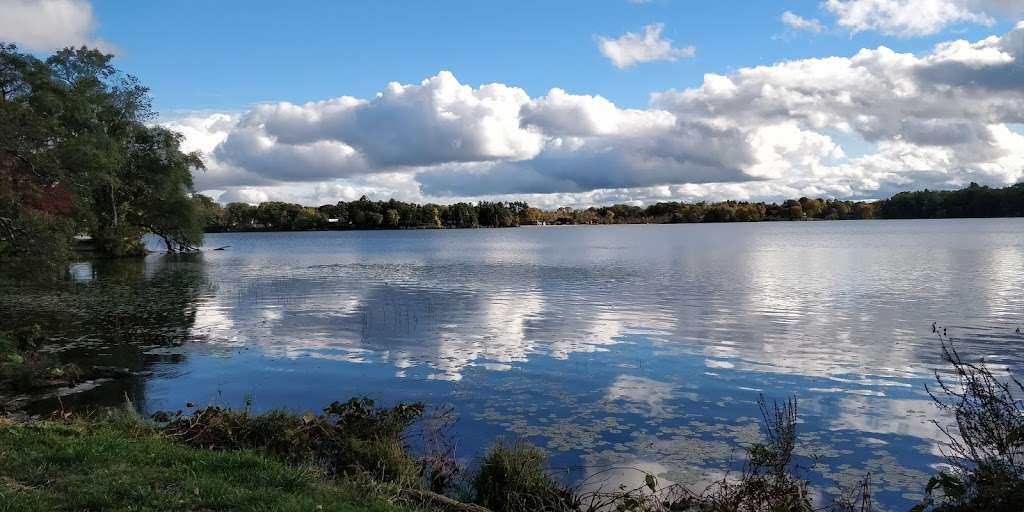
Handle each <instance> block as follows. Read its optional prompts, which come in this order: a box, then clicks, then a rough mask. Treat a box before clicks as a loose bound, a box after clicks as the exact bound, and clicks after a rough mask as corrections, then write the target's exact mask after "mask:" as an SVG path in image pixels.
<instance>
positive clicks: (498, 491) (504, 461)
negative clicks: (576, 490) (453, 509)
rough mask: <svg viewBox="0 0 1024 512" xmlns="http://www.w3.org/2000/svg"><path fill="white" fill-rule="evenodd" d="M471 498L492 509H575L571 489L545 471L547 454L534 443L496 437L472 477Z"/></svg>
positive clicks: (524, 511)
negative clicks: (568, 489) (472, 496)
mask: <svg viewBox="0 0 1024 512" xmlns="http://www.w3.org/2000/svg"><path fill="white" fill-rule="evenodd" d="M473 492H474V495H475V496H474V498H475V500H474V501H475V502H476V503H479V504H481V505H483V506H485V507H487V508H489V509H491V510H494V511H496V512H520V511H521V512H531V511H569V510H576V504H575V503H574V500H573V497H572V495H571V493H570V492H569V491H567V490H565V489H564V488H563V487H562V486H561V485H560V484H559V483H558V482H557V481H555V479H554V478H552V477H551V474H550V473H549V471H548V466H547V456H546V455H545V454H544V452H543V451H542V450H541V449H539V448H537V447H534V446H530V445H527V444H524V443H522V442H516V443H515V444H511V445H510V444H507V443H505V442H504V441H502V440H500V439H499V440H498V441H497V442H496V443H495V444H494V446H492V447H491V449H490V450H488V452H487V454H485V455H484V456H483V458H482V459H481V460H480V467H479V469H478V470H477V473H476V476H475V477H474V478H473Z"/></svg>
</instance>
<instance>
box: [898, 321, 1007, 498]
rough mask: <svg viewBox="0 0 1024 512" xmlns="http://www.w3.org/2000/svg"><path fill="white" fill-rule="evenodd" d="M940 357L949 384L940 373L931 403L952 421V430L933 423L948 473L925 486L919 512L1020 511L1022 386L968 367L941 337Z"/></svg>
mask: <svg viewBox="0 0 1024 512" xmlns="http://www.w3.org/2000/svg"><path fill="white" fill-rule="evenodd" d="M942 355H943V358H944V359H945V361H946V362H947V363H948V364H949V365H950V366H951V367H952V369H953V378H952V379H951V380H952V381H949V380H947V379H944V378H943V377H942V376H941V375H940V374H939V373H938V372H936V374H935V379H936V382H937V384H938V387H937V389H935V390H933V389H929V390H928V393H929V395H930V396H931V397H932V400H934V401H935V403H936V404H937V405H938V406H939V408H940V409H941V410H943V411H946V412H948V413H950V414H951V415H952V416H953V418H954V420H955V421H956V429H955V430H954V429H951V428H949V427H947V426H945V425H943V424H941V423H939V422H938V421H936V422H935V424H936V425H937V426H938V427H939V428H940V429H941V430H942V432H943V433H944V434H945V435H946V437H947V442H946V447H945V456H946V461H947V463H948V464H949V466H950V468H951V470H950V471H949V472H942V473H940V474H938V475H936V476H935V477H933V478H932V479H931V481H929V483H928V487H927V491H928V496H927V497H926V498H925V500H924V501H923V502H922V503H921V504H920V505H918V506H917V507H915V510H917V511H923V510H929V509H931V510H935V511H940V512H954V511H955V512H968V511H985V512H1002V511H1007V512H1011V511H1012V512H1019V511H1021V510H1024V401H1022V400H1021V399H1020V398H1018V396H1017V393H1021V394H1024V384H1021V382H1020V381H1018V380H1017V379H1016V378H1014V377H1013V376H1010V377H1009V381H1002V380H999V378H997V377H996V376H995V375H994V374H993V373H992V370H990V369H989V367H988V366H987V365H986V364H985V362H984V361H981V362H978V363H968V362H966V361H964V360H963V359H962V358H961V357H960V354H959V353H957V351H956V350H955V349H954V348H953V346H952V344H947V343H946V340H945V339H943V344H942Z"/></svg>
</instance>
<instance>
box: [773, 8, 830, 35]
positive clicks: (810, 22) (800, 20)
mask: <svg viewBox="0 0 1024 512" xmlns="http://www.w3.org/2000/svg"><path fill="white" fill-rule="evenodd" d="M782 23H784V24H785V25H786V26H788V27H790V28H793V29H796V30H806V31H808V32H814V33H818V32H821V31H822V30H823V27H822V26H821V22H820V21H818V20H816V19H814V18H804V17H803V16H800V15H799V14H796V13H794V12H792V11H786V12H784V13H782Z"/></svg>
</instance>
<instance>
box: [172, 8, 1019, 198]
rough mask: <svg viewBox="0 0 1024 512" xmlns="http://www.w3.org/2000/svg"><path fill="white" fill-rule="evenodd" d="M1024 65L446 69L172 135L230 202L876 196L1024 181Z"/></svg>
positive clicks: (936, 62) (963, 53) (917, 59)
mask: <svg viewBox="0 0 1024 512" xmlns="http://www.w3.org/2000/svg"><path fill="white" fill-rule="evenodd" d="M1022 58H1024V24H1021V25H1020V26H1018V27H1017V28H1016V29H1014V30H1013V31H1011V32H1010V33H1008V34H1006V35H1004V36H1002V37H996V36H993V37H989V38H986V39H983V40H980V41H974V42H970V41H951V42H947V43H943V44H939V45H937V46H936V47H935V48H933V49H932V50H931V51H929V52H926V53H924V54H920V55H914V54H908V53H898V52H895V51H892V50H890V49H888V48H885V47H879V48H876V49H864V50H861V51H859V52H857V53H856V54H855V55H852V56H849V57H828V58H820V59H802V60H793V61H785V62H780V63H777V64H773V65H768V66H757V67H750V68H742V69H739V70H737V71H736V72H734V73H731V74H728V75H719V74H708V75H706V76H705V77H704V81H703V83H701V84H700V85H699V86H697V87H693V88H689V89H682V90H669V91H664V92H660V93H656V94H654V95H652V101H651V105H650V107H648V108H645V109H625V108H620V107H619V106H617V105H615V104H614V103H612V102H611V101H609V100H607V99H606V98H603V97H601V96H596V95H583V94H573V93H570V92H567V91H565V90H562V89H557V88H556V89H552V90H550V91H549V92H548V93H547V94H545V95H543V96H539V97H532V98H531V97H530V96H528V95H527V94H526V92H525V91H523V90H522V89H519V88H516V87H512V86H508V85H503V84H489V85H483V86H480V87H477V88H474V87H471V86H468V85H465V84H461V83H459V82H458V80H456V78H455V77H454V76H453V75H451V74H450V73H447V72H442V73H439V74H438V75H437V76H435V77H432V78H428V79H426V80H424V81H422V82H421V83H419V84H414V85H400V84H390V85H388V86H387V88H386V89H385V90H384V91H382V92H381V93H379V94H378V95H377V96H375V97H374V98H371V99H365V100H364V99H356V98H351V97H341V98H338V99H334V100H328V101H323V102H314V103H308V104H305V105H294V104H289V103H281V104H267V105H260V106H257V107H255V108H253V109H251V110H250V111H248V112H245V113H242V114H241V115H225V114H213V115H201V116H195V117H192V118H186V119H182V120H178V121H176V122H174V123H172V127H174V128H176V129H179V130H181V131H183V132H184V133H185V134H186V137H187V140H188V143H189V147H190V148H192V149H198V150H202V151H204V153H206V154H207V156H208V160H209V170H207V171H206V172H205V173H203V174H200V175H198V176H197V183H198V184H199V186H200V188H205V189H216V190H227V191H228V192H230V194H228V192H226V194H228V195H227V196H226V197H227V198H238V199H244V198H249V199H251V198H257V199H258V198H260V197H261V196H258V195H255V194H253V193H252V192H243V190H246V191H252V190H256V191H263V192H265V193H266V194H267V195H268V197H271V198H275V199H282V198H287V199H288V200H295V201H300V202H309V203H316V202H332V201H336V200H338V199H353V198H356V197H358V196H359V195H361V194H364V193H365V194H370V195H371V196H375V197H388V196H395V197H399V198H404V199H410V200H439V201H453V200H462V199H467V198H469V199H471V198H478V197H484V196H489V197H499V198H506V197H507V198H511V197H517V198H526V199H528V200H529V201H531V202H533V203H536V204H540V205H546V206H556V205H559V204H568V205H581V204H593V203H605V202H611V201H641V202H649V201H657V200H668V199H685V200H699V199H722V198H733V199H778V198H782V197H794V196H797V197H798V196H801V195H809V196H810V195H814V196H834V197H872V196H875V197H877V196H882V195H886V194H889V193H891V192H893V191H896V190H901V189H908V188H915V187H924V186H927V187H951V186H960V185H964V184H966V183H968V182H970V181H979V182H983V183H987V184H993V185H1001V184H1009V183H1013V182H1016V181H1019V180H1021V179H1022V178H1024V174H1022V172H1024V171H1022V170H1024V130H1022V129H1021V126H1022V125H1024V62H1022V60H1021V59H1022ZM243 194H249V195H243ZM222 199H223V198H222Z"/></svg>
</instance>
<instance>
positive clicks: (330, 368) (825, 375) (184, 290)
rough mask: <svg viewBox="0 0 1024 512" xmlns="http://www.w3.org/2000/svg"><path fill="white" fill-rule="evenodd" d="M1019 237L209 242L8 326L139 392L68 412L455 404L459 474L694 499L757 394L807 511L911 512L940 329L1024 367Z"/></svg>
mask: <svg viewBox="0 0 1024 512" xmlns="http://www.w3.org/2000/svg"><path fill="white" fill-rule="evenodd" d="M1022 233H1024V221H1021V220H1009V219H997V220H962V221H961V220H943V221H861V222H806V223H761V224H708V225H666V226H660V225H658V226H607V227H557V228H556V227H547V228H545V227H537V228H520V229H507V230H451V231H380V232H327V233H265V234H216V235H208V237H207V242H206V244H207V247H211V248H212V247H220V246H225V245H229V246H230V248H228V249H227V250H224V251H215V252H214V251H211V252H204V253H202V254H201V255H198V256H195V257H185V258H181V257H179V258H170V257H167V256H164V255H161V254H154V255H151V256H150V257H148V258H147V259H146V260H145V261H144V262H141V261H140V262H132V263H123V262H121V263H114V262H106V263H97V264H89V263H81V264H77V265H76V266H75V268H74V272H75V275H76V278H77V280H78V281H79V284H76V285H74V286H71V287H70V288H71V289H72V290H73V294H77V295H73V296H85V295H88V294H90V293H91V294H93V296H95V297H97V298H96V299H95V300H93V302H91V303H88V304H87V305H86V306H81V307H80V308H78V309H75V308H70V309H69V308H68V307H67V306H66V305H64V304H62V303H61V301H62V300H66V298H67V297H63V296H62V298H56V299H55V298H49V297H48V298H46V299H45V300H46V301H50V302H49V304H50V305H49V306H48V307H49V308H50V309H46V308H42V309H39V308H38V304H34V305H32V306H31V307H28V306H25V304H28V303H29V301H30V295H31V294H29V293H28V292H27V291H14V292H13V293H9V294H8V296H7V297H6V299H5V301H6V302H5V304H6V306H7V307H10V308H11V309H12V311H14V310H15V309H17V308H21V309H18V312H17V315H19V317H21V316H25V315H27V316H31V315H34V314H39V315H43V316H47V315H48V318H49V320H48V321H49V322H50V323H51V324H52V325H51V326H50V328H51V329H52V330H54V331H55V332H59V335H60V336H62V337H66V338H68V339H71V340H74V343H72V344H71V345H70V348H68V349H66V350H65V351H63V352H62V353H61V356H62V357H64V358H67V359H71V360H82V361H87V362H94V363H95V362H104V363H107V364H116V365H119V366H130V367H132V368H137V369H143V370H146V371H148V372H152V373H151V374H150V375H148V376H142V377H138V378H135V379H129V380H127V381H125V380H122V381H112V382H108V383H103V384H101V385H99V386H98V387H95V388H93V389H90V390H86V391H84V392H82V393H80V394H78V395H72V396H67V397H64V403H65V404H68V403H72V404H95V403H119V402H122V401H123V400H124V397H125V395H128V396H129V397H130V398H132V399H133V401H134V403H135V404H136V405H137V406H138V407H140V408H143V409H145V410H146V411H153V410H157V409H170V410H176V409H182V408H184V405H185V403H186V402H187V401H192V402H195V403H197V404H207V403H213V404H222V405H230V406H241V405H242V404H243V403H245V401H246V400H247V399H248V400H251V401H252V402H253V404H254V406H255V408H257V409H268V408H277V407H287V408H291V409H294V410H298V411H304V410H319V409H320V408H321V407H323V406H324V405H326V404H327V403H329V402H331V401H333V400H336V399H345V398H348V397H350V396H353V395H360V394H366V395H369V396H370V397H372V398H375V399H378V400H380V401H381V402H383V403H392V402H395V401H399V400H423V401H426V402H428V403H430V404H433V405H438V406H439V405H442V404H450V405H452V406H454V408H455V411H456V413H457V414H458V417H459V421H458V423H457V424H456V425H455V427H454V431H453V434H454V435H455V436H456V437H457V438H458V439H459V453H460V455H461V456H463V457H466V458H467V459H472V458H473V457H474V456H475V455H478V454H479V453H480V451H481V450H482V447H483V446H485V445H487V444H489V443H490V442H491V440H492V439H493V438H494V437H496V436H505V437H506V438H525V439H528V440H530V441H532V442H533V443H535V444H539V445H541V446H544V447H546V448H547V449H548V450H549V451H550V452H551V453H552V454H553V464H554V465H555V466H557V467H559V468H564V469H565V470H566V472H567V474H568V477H569V478H571V479H577V480H578V479H582V478H586V477H587V476H588V475H592V474H595V473H597V472H599V471H601V470H602V469H605V468H608V467H639V468H643V469H645V470H649V471H653V472H655V473H658V474H659V475H660V477H661V479H662V481H683V482H694V481H710V480H711V479H713V478H716V477H718V476H720V475H721V474H722V472H723V471H726V470H728V469H730V468H731V469H735V468H737V467H738V466H739V462H740V461H741V460H742V458H743V455H742V451H740V449H739V447H742V446H745V445H747V444H749V443H750V442H752V441H754V440H756V439H757V438H758V435H759V433H758V424H759V413H758V410H757V406H756V400H757V397H758V395H759V394H762V393H763V394H764V395H765V396H766V397H767V398H769V399H772V398H775V399H783V398H785V397H787V396H789V395H795V396H796V397H797V398H798V400H799V409H800V415H801V418H802V420H803V423H802V424H801V425H800V429H801V454H802V455H803V456H805V457H806V458H804V459H803V463H804V464H805V465H806V466H807V467H808V468H809V469H808V471H809V473H808V474H809V476H810V477H811V478H812V480H814V481H815V482H816V483H817V484H818V485H819V488H820V489H821V490H822V492H824V493H833V492H836V490H837V489H839V488H841V487H842V486H844V485H850V484H853V483H855V482H856V481H857V480H859V479H860V478H862V477H863V476H864V474H865V473H866V472H871V473H872V478H873V481H874V482H875V486H876V487H875V489H876V491H877V492H878V493H879V496H878V497H879V499H880V500H881V502H882V503H883V504H886V505H887V506H889V507H892V508H904V509H905V508H906V507H907V506H908V505H909V504H910V503H911V502H912V500H915V499H917V498H919V496H920V495H919V493H920V491H921V490H922V489H923V485H924V483H925V481H926V480H927V478H928V476H929V475H930V474H931V473H933V472H934V471H935V466H934V465H935V464H936V463H938V462H940V461H941V459H940V457H939V456H938V446H939V445H938V444H937V442H936V441H935V438H938V437H940V435H939V432H938V430H937V428H936V427H935V426H933V425H932V423H931V420H932V419H933V417H935V416H934V415H935V409H934V407H932V405H931V403H930V401H929V399H928V397H927V395H926V394H925V391H924V384H925V383H928V382H929V381H930V379H932V378H933V377H932V373H933V372H934V371H935V370H936V369H942V365H941V359H940V346H939V342H938V340H937V338H936V337H935V335H933V334H932V332H931V325H932V322H938V323H939V325H941V326H946V327H947V328H948V329H949V335H950V336H953V337H956V338H958V339H959V342H958V348H959V349H960V350H961V352H963V353H965V354H969V355H971V356H984V357H986V358H988V359H989V360H990V361H992V362H995V363H997V364H998V365H1000V366H1005V367H1007V368H1009V369H1010V370H1012V371H1017V372H1018V374H1019V373H1020V372H1019V370H1021V369H1022V368H1024V348H1022V346H1021V344H1022V343H1024V339H1022V338H1021V337H1019V336H1018V335H1016V334H1015V333H1014V330H1015V328H1017V327H1018V326H1024V297H1022V293H1021V280H1022V276H1024V236H1021V235H1022ZM33 297H34V296H33ZM35 300H37V301H39V300H43V299H40V298H39V297H35ZM52 402H53V400H52V399H50V400H43V401H41V402H39V403H37V404H36V405H35V407H37V408H44V407H46V406H49V405H52ZM602 474H603V475H612V476H613V477H614V478H623V479H629V478H634V477H636V478H641V477H639V476H636V474H635V473H634V472H631V471H629V470H621V471H609V472H606V473H602Z"/></svg>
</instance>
